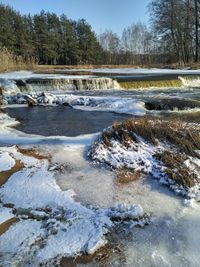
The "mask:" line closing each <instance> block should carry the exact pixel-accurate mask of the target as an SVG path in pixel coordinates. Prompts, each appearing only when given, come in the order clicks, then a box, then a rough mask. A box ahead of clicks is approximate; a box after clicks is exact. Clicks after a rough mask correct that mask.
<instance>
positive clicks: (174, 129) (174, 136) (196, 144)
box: [102, 118, 200, 158]
mask: <svg viewBox="0 0 200 267" xmlns="http://www.w3.org/2000/svg"><path fill="white" fill-rule="evenodd" d="M137 136H140V137H142V138H144V139H145V140H146V141H148V142H150V143H152V144H153V145H157V144H158V143H159V141H162V142H167V143H169V144H170V145H173V146H175V147H176V148H177V149H178V150H179V151H180V152H183V153H185V154H187V155H189V156H193V157H198V158H199V157H200V156H199V154H198V153H197V152H196V150H200V127H199V126H191V125H190V124H186V123H182V122H181V121H178V120H173V121H172V120H170V121H169V120H159V119H147V118H139V119H128V120H126V121H124V122H122V123H117V124H116V123H115V124H114V125H113V127H111V129H110V130H108V131H104V132H103V134H102V138H103V142H104V145H105V146H110V143H111V139H114V140H117V141H119V142H120V143H122V144H123V145H124V146H126V147H127V146H128V145H129V144H130V143H131V142H138V140H137V139H138V138H137Z"/></svg>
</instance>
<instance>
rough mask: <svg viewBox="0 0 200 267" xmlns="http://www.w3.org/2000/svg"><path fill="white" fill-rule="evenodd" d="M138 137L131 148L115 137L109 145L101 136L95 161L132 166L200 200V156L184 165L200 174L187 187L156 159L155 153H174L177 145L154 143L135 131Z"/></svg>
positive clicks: (94, 151) (91, 152) (182, 193)
mask: <svg viewBox="0 0 200 267" xmlns="http://www.w3.org/2000/svg"><path fill="white" fill-rule="evenodd" d="M108 131H109V129H108ZM135 137H136V138H137V142H129V146H128V147H126V146H124V145H123V144H122V143H120V142H119V141H118V140H114V138H111V141H110V143H111V144H110V145H109V146H106V145H105V144H104V143H103V140H102V139H101V137H100V138H99V140H98V141H96V142H95V144H94V147H93V149H92V150H91V151H90V152H89V154H90V156H91V158H92V159H93V160H94V162H96V163H106V164H107V165H109V166H110V167H112V168H114V169H123V168H125V169H132V170H134V171H140V172H141V173H143V174H148V175H151V176H152V177H153V178H156V179H158V180H159V183H161V184H163V185H167V186H169V187H170V188H171V189H172V190H173V191H175V192H176V193H177V194H180V195H183V196H185V197H188V198H194V199H195V200H196V201H200V160H199V159H198V158H195V157H189V156H188V157H187V160H186V161H185V162H184V164H185V166H186V167H187V168H189V169H190V170H191V171H192V172H194V173H195V174H196V175H197V178H198V180H199V182H197V183H196V184H195V185H194V186H193V187H191V188H184V187H183V186H182V185H179V184H177V183H176V182H175V181H173V180H172V179H170V177H169V176H168V175H167V173H166V172H165V169H166V167H165V166H164V164H163V163H162V162H161V161H159V160H157V159H156V158H155V155H156V154H159V153H161V152H163V151H165V150H170V151H174V152H175V150H174V147H173V146H170V144H167V143H163V142H160V143H159V145H152V144H150V143H149V142H147V141H145V140H144V139H143V138H141V137H140V136H137V135H136V134H135ZM174 171H175V170H174Z"/></svg>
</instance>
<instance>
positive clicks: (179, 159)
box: [156, 151, 198, 188]
mask: <svg viewBox="0 0 200 267" xmlns="http://www.w3.org/2000/svg"><path fill="white" fill-rule="evenodd" d="M156 158H157V159H159V160H160V161H162V162H163V163H164V165H165V166H166V170H165V172H166V173H167V175H168V176H169V178H170V179H171V180H173V181H175V182H176V183H177V184H178V185H182V186H183V187H184V188H190V187H193V186H194V185H195V184H196V183H197V182H198V178H197V175H196V174H195V173H193V172H191V170H189V169H188V168H187V167H185V166H184V161H185V160H186V157H185V156H184V155H182V154H180V153H172V152H170V151H165V152H163V153H162V154H159V155H156Z"/></svg>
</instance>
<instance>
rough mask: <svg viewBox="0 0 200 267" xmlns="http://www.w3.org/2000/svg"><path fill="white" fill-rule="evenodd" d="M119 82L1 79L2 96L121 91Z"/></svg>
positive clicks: (69, 79) (65, 79)
mask: <svg viewBox="0 0 200 267" xmlns="http://www.w3.org/2000/svg"><path fill="white" fill-rule="evenodd" d="M120 88H121V87H120V85H119V84H118V82H117V81H115V80H113V79H111V78H104V77H94V78H93V77H91V78H67V77H66V78H59V77H58V78H26V79H16V80H14V79H13V80H11V79H0V89H1V90H0V91H1V92H2V95H16V94H18V93H31V92H37V93H40V92H56V91H67V90H99V89H120Z"/></svg>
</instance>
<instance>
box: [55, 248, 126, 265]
mask: <svg viewBox="0 0 200 267" xmlns="http://www.w3.org/2000/svg"><path fill="white" fill-rule="evenodd" d="M120 252H121V251H120V249H119V247H116V245H114V244H111V243H110V244H107V245H105V246H104V247H102V248H100V249H99V250H98V251H96V252H95V253H93V254H85V255H82V256H79V257H76V258H63V259H62V260H61V263H60V266H61V267H75V266H77V265H79V264H80V265H87V264H90V263H95V264H96V266H101V267H107V266H108V265H109V261H110V259H111V257H112V256H113V254H119V253H120ZM99 264H100V265H99Z"/></svg>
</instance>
